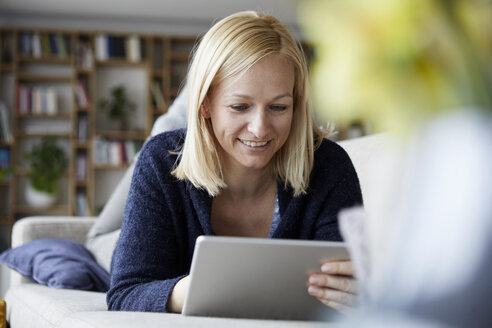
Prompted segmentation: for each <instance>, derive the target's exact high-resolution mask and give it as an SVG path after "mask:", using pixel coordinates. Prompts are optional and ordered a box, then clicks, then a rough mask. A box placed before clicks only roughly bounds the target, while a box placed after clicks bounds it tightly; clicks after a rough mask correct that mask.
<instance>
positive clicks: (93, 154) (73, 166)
mask: <svg viewBox="0 0 492 328" xmlns="http://www.w3.org/2000/svg"><path fill="white" fill-rule="evenodd" d="M33 32H37V33H39V34H40V36H41V37H42V36H43V35H41V34H43V33H47V34H51V33H53V34H55V37H58V34H61V36H62V39H63V40H64V41H65V45H66V52H59V53H60V54H57V52H56V49H55V51H53V52H46V51H44V50H46V49H44V50H43V49H41V50H42V51H41V55H40V56H39V57H34V55H33V52H29V51H28V50H27V49H24V48H23V47H22V43H21V41H26V40H22V38H23V37H24V34H26V35H27V34H30V33H33ZM0 33H2V34H1V36H2V41H3V40H4V38H3V37H4V36H7V37H8V39H9V40H10V41H9V45H8V47H7V48H8V49H7V51H8V57H3V59H4V60H5V61H4V62H1V63H0V75H1V78H2V81H1V82H2V83H1V84H2V85H1V88H0V92H1V94H2V95H3V96H4V97H9V99H10V100H11V101H10V107H9V108H8V109H9V111H10V113H11V122H10V123H11V124H12V128H13V131H14V133H13V134H14V136H13V138H12V139H13V140H12V142H11V143H5V142H4V143H2V142H0V147H3V149H7V150H8V151H9V152H10V154H11V160H10V162H9V164H15V166H16V169H15V172H13V173H12V174H11V175H10V177H11V178H10V180H9V181H0V189H1V191H2V193H3V195H6V194H8V199H7V200H5V204H6V207H5V209H4V211H3V212H2V214H3V216H2V215H0V224H1V223H2V221H5V222H8V224H11V223H12V222H13V221H14V219H17V218H19V217H20V216H21V215H29V214H64V215H67V214H72V213H78V211H77V206H78V204H77V197H79V194H80V193H82V194H83V196H84V197H85V199H86V202H87V204H88V206H89V207H90V208H89V209H88V210H89V213H92V212H94V209H95V208H97V207H99V206H100V205H101V204H98V203H99V202H102V201H104V199H102V198H101V199H99V198H97V197H98V196H99V195H98V192H99V189H100V187H101V185H102V184H105V183H114V182H116V181H115V180H116V179H117V178H118V176H119V174H120V173H122V172H123V171H124V170H127V169H128V167H129V165H130V164H127V163H125V161H124V159H126V158H130V156H132V159H133V158H134V156H135V154H134V153H135V152H137V151H138V149H140V148H141V146H142V145H143V144H144V143H145V140H146V139H147V138H148V136H149V135H150V131H151V128H152V122H153V121H154V120H155V118H156V117H158V116H159V115H162V114H163V113H165V112H166V111H167V106H164V105H162V103H161V102H159V104H161V106H160V107H161V108H157V107H156V106H155V102H153V93H152V90H151V89H152V86H153V83H154V81H156V82H158V83H159V90H160V91H161V92H162V96H163V98H164V99H163V100H164V104H166V105H168V104H170V103H171V101H172V100H173V99H174V98H175V97H176V96H177V94H178V92H179V88H172V93H171V88H170V87H176V86H181V85H182V79H183V78H184V76H185V75H186V72H187V67H188V61H189V58H190V52H191V49H192V47H193V44H194V43H195V39H196V38H195V37H194V36H191V37H184V36H170V35H141V34H140V35H139V36H140V50H141V53H140V57H141V58H140V60H139V61H137V62H135V61H130V60H129V59H128V58H130V56H128V58H127V57H124V56H122V55H120V52H119V51H114V52H111V54H113V55H114V54H118V56H110V57H109V58H107V59H106V60H98V59H97V58H98V56H97V55H98V53H96V38H97V36H98V35H99V33H103V34H107V35H109V36H119V37H122V38H125V39H126V38H127V37H129V36H131V35H133V33H126V32H108V31H85V32H81V31H69V30H59V31H51V30H45V29H37V28H34V27H33V28H23V27H19V28H15V29H4V28H1V27H0ZM4 50H5V49H4ZM31 50H32V49H31ZM4 52H5V51H4ZM36 53H37V54H38V53H39V52H36ZM61 53H63V54H64V55H65V56H64V57H63V58H62V56H61ZM133 58H137V57H133ZM123 71H124V72H123ZM134 75H135V76H137V77H138V79H141V80H142V82H143V83H142V84H139V85H138V89H137V88H136V89H137V90H138V92H139V94H138V96H139V97H136V99H138V102H139V104H138V109H139V114H142V115H143V117H141V118H142V119H141V120H138V123H137V124H135V125H133V124H132V125H130V127H129V128H130V129H132V130H130V131H118V130H116V129H117V128H118V127H119V125H117V124H116V123H114V124H111V125H110V124H109V122H106V121H102V120H101V122H100V121H98V117H96V114H98V109H97V99H100V97H103V96H104V95H103V93H105V92H106V89H107V88H108V87H110V86H113V84H115V85H116V84H117V83H121V84H126V82H127V81H128V82H129V83H128V87H129V88H133V81H132V77H133V76H134ZM79 82H81V83H83V85H84V87H85V91H86V94H87V98H88V100H89V101H88V102H83V101H82V100H83V99H80V100H81V101H80V104H84V106H79V98H78V97H77V95H76V89H77V85H78V83H79ZM171 82H172V84H171ZM20 86H23V87H26V89H27V90H28V91H31V97H32V89H34V88H35V87H39V88H41V89H42V88H45V87H46V88H48V87H52V88H54V89H55V91H56V94H57V99H58V104H59V106H57V108H59V109H60V111H58V114H56V115H48V114H46V113H45V112H43V114H40V111H37V112H36V113H34V111H23V113H22V114H21V113H20V111H19V108H21V106H20V104H19V103H20V101H19V99H20V95H19V93H18V90H19V87H20ZM129 91H130V90H129ZM132 91H133V90H132ZM132 96H133V94H132ZM23 100H25V99H23ZM30 100H32V99H30ZM31 102H32V101H31ZM27 103H30V102H27ZM24 107H25V108H28V107H29V108H30V107H32V106H24V102H23V106H22V108H24ZM106 123H107V124H106ZM132 123H133V122H132ZM138 124H141V125H138ZM96 125H97V129H96ZM111 129H112V130H111ZM97 130H101V131H97ZM79 136H83V137H84V138H81V139H79ZM42 137H55V138H58V139H59V143H60V144H62V145H63V149H64V150H65V151H66V154H67V157H68V158H69V167H67V169H66V171H65V172H64V174H63V177H62V181H61V183H62V184H63V190H64V191H63V192H64V193H67V194H66V195H64V196H66V197H65V198H66V199H65V198H64V199H63V200H60V201H59V202H60V204H61V205H57V206H52V207H49V208H45V209H39V208H35V207H32V206H29V205H27V202H26V201H25V200H24V198H22V197H21V196H19V192H22V189H23V187H24V185H25V184H26V183H27V182H28V180H29V173H30V172H31V168H30V166H29V165H28V162H27V161H26V160H25V159H24V157H23V152H24V151H27V148H28V146H30V145H32V144H35V143H36V142H37V141H38V140H37V139H40V138H42ZM98 142H100V144H98ZM95 145H99V146H100V147H99V148H96V147H94V146H95ZM101 145H102V146H101ZM116 145H118V151H119V152H121V153H120V156H119V157H118V159H120V160H119V161H114V160H113V161H111V162H106V161H104V159H106V158H107V157H105V155H102V156H101V158H102V159H103V160H99V157H97V155H98V153H97V152H99V151H100V152H103V151H104V148H105V147H106V146H108V147H107V148H109V147H112V149H111V151H112V152H113V155H114V153H115V152H116V151H115V149H116ZM122 145H123V146H124V148H123V147H122ZM123 149H124V150H123ZM123 151H124V156H121V154H123ZM127 153H128V154H129V155H128V157H127ZM99 155H100V154H99ZM84 157H85V161H83V158H84ZM108 157H109V156H108ZM110 158H113V157H110ZM94 159H96V160H99V162H98V163H106V164H95V163H94ZM109 163H113V164H109ZM77 168H79V169H81V170H82V169H83V170H84V173H85V179H84V180H77V175H76V173H77ZM96 173H97V174H101V175H104V176H108V179H101V180H96V179H95V175H96ZM79 175H80V174H79ZM65 187H66V188H65ZM107 187H108V188H109V187H112V186H107ZM65 190H66V191H65ZM3 195H2V196H3ZM19 197H20V198H19ZM96 199H97V201H96ZM10 228H11V227H9V229H10Z"/></svg>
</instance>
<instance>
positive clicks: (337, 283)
mask: <svg viewBox="0 0 492 328" xmlns="http://www.w3.org/2000/svg"><path fill="white" fill-rule="evenodd" d="M308 281H309V283H310V284H312V285H317V286H320V287H328V288H331V289H337V290H341V291H344V292H347V293H352V294H357V291H358V285H357V280H355V279H353V278H349V277H344V276H335V275H329V274H312V275H311V276H309V280H308Z"/></svg>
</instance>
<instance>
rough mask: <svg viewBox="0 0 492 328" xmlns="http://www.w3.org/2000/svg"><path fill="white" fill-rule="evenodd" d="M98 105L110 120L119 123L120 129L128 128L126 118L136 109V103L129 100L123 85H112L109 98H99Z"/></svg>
mask: <svg viewBox="0 0 492 328" xmlns="http://www.w3.org/2000/svg"><path fill="white" fill-rule="evenodd" d="M98 105H99V109H100V110H101V111H103V112H105V113H106V114H107V115H108V117H109V118H110V119H111V120H113V121H118V122H119V123H120V129H121V130H126V129H127V128H128V118H129V116H130V115H131V114H132V113H133V112H134V111H135V109H136V104H135V103H134V102H132V101H131V100H130V98H129V97H128V94H127V91H126V88H125V87H124V86H123V85H118V86H115V87H113V88H112V89H111V95H110V98H109V99H101V100H100V101H99V103H98Z"/></svg>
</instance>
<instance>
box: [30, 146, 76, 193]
mask: <svg viewBox="0 0 492 328" xmlns="http://www.w3.org/2000/svg"><path fill="white" fill-rule="evenodd" d="M25 158H26V160H28V161H29V162H30V164H31V171H30V173H29V179H30V182H31V185H32V187H33V188H34V189H35V190H37V191H41V192H46V193H48V194H51V195H55V194H56V193H57V191H58V190H57V182H58V179H60V177H61V176H62V174H63V172H64V171H65V169H66V168H67V166H68V158H67V155H66V154H65V152H64V150H63V149H62V148H61V147H60V146H58V145H57V142H56V139H55V138H53V137H45V138H43V139H42V140H41V142H40V143H39V144H37V145H35V146H33V147H32V150H31V151H30V152H29V153H27V154H25Z"/></svg>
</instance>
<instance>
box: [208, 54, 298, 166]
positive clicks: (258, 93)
mask: <svg viewBox="0 0 492 328" xmlns="http://www.w3.org/2000/svg"><path fill="white" fill-rule="evenodd" d="M293 93H294V66H293V65H292V63H291V62H290V61H289V60H287V59H286V58H284V57H283V56H281V55H277V54H275V55H268V56H266V57H265V58H263V59H262V60H260V61H259V62H258V63H256V64H255V65H253V66H252V67H251V68H250V69H249V70H247V71H246V72H243V73H242V74H240V75H239V77H238V76H232V77H230V78H228V79H226V80H224V81H223V82H222V83H220V84H219V85H218V86H217V87H216V88H215V89H214V91H213V92H212V94H211V95H210V96H209V97H208V99H207V100H206V101H205V104H204V105H205V106H204V107H203V111H202V114H203V115H204V117H206V118H210V119H211V121H212V126H213V131H214V134H215V137H216V138H217V140H218V142H219V144H220V146H221V148H222V149H221V151H222V155H223V156H222V158H223V160H224V163H223V165H224V168H226V169H237V168H247V169H263V168H265V167H267V166H268V164H269V163H270V160H271V159H272V157H273V155H274V154H275V153H276V152H277V151H278V150H279V149H280V148H281V147H282V146H283V145H284V143H285V141H286V140H287V137H288V136H289V132H290V128H291V123H292V113H293V110H294V109H293V106H294V98H293Z"/></svg>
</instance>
